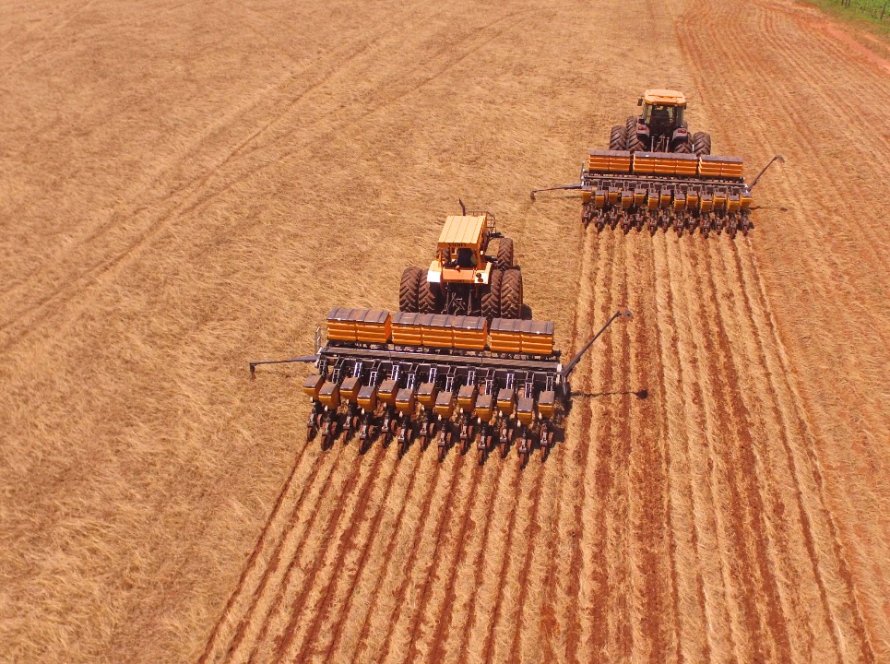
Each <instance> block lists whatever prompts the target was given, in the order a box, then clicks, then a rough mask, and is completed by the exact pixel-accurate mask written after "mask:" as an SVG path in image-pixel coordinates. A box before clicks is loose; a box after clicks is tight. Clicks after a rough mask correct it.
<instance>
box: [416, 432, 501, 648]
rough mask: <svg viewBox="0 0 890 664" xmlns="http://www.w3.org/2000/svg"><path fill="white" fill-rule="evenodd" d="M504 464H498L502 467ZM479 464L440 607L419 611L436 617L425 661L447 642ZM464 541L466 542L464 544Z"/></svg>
mask: <svg viewBox="0 0 890 664" xmlns="http://www.w3.org/2000/svg"><path fill="white" fill-rule="evenodd" d="M471 455H472V446H471V449H470V451H468V452H467V456H469V457H470V460H472V456H471ZM503 465H504V464H500V467H501V468H502V467H503ZM481 468H482V467H481V466H480V465H479V464H478V463H477V464H475V469H474V471H473V480H472V482H473V487H472V489H471V492H470V497H469V499H468V501H467V509H466V511H465V512H464V515H463V518H462V520H461V525H460V529H459V531H458V534H457V537H456V538H455V540H454V541H455V542H456V544H457V551H456V552H455V559H454V560H452V561H451V563H450V567H446V569H450V570H451V572H450V574H448V576H447V578H446V581H445V584H444V587H445V589H446V590H445V596H444V598H443V600H442V607H441V608H440V609H439V610H437V611H436V612H435V613H433V612H431V611H421V614H426V615H429V616H433V615H435V616H436V617H437V620H436V628H435V630H434V632H433V637H432V639H431V640H430V644H431V647H432V650H431V651H430V652H429V653H428V655H427V657H426V661H429V662H440V661H442V660H443V658H444V652H443V650H444V648H445V645H446V643H447V631H448V629H449V627H450V621H449V620H448V619H449V618H450V617H452V616H453V615H454V605H455V600H456V598H457V589H456V587H455V586H456V584H457V581H458V575H459V572H460V571H462V570H464V569H466V567H465V564H466V559H467V554H468V552H469V548H470V547H469V544H470V540H471V538H472V533H473V532H474V531H475V530H477V529H478V527H479V526H478V524H477V523H476V522H474V521H473V520H472V519H471V518H470V516H471V514H472V513H473V507H475V505H476V503H477V501H476V489H477V488H478V484H480V479H479V475H480V474H481V473H480V471H481ZM481 504H482V505H483V506H485V505H487V504H488V502H487V501H481ZM471 522H472V523H473V526H472V527H471V528H470V527H469V524H470V523H471ZM468 529H469V530H470V531H471V534H470V536H469V537H468V536H467V530H468ZM465 543H466V544H467V545H466V546H465ZM413 651H414V654H415V655H417V654H418V653H417V652H416V651H417V649H416V648H414V649H413Z"/></svg>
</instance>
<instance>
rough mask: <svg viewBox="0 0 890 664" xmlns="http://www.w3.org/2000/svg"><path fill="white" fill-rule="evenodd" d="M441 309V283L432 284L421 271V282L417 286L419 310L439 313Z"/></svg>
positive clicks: (425, 312) (423, 312) (427, 312)
mask: <svg viewBox="0 0 890 664" xmlns="http://www.w3.org/2000/svg"><path fill="white" fill-rule="evenodd" d="M441 309H442V298H441V291H440V290H439V284H431V283H430V282H429V281H427V279H426V275H425V274H423V273H421V275H420V284H419V285H418V287H417V310H418V311H419V312H420V313H422V314H437V313H440V311H441Z"/></svg>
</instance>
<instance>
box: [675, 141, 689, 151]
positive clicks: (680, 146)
mask: <svg viewBox="0 0 890 664" xmlns="http://www.w3.org/2000/svg"><path fill="white" fill-rule="evenodd" d="M674 152H677V153H680V154H689V153H690V152H692V146H691V145H690V144H689V141H677V143H675V144H674Z"/></svg>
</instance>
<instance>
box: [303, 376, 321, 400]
mask: <svg viewBox="0 0 890 664" xmlns="http://www.w3.org/2000/svg"><path fill="white" fill-rule="evenodd" d="M322 383H324V377H322V376H320V375H318V374H309V375H308V376H306V380H304V381H303V394H305V395H306V396H308V397H309V398H311V399H318V390H319V389H321V385H322Z"/></svg>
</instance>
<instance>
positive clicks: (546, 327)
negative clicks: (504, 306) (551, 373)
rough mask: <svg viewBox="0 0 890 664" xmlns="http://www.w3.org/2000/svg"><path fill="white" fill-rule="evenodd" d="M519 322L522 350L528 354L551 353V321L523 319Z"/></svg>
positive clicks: (552, 326)
mask: <svg viewBox="0 0 890 664" xmlns="http://www.w3.org/2000/svg"><path fill="white" fill-rule="evenodd" d="M521 323H522V324H521V325H520V334H521V338H522V352H523V353H528V354H530V355H552V354H553V328H554V325H553V322H552V321H549V320H548V321H536V320H524V321H521Z"/></svg>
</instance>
